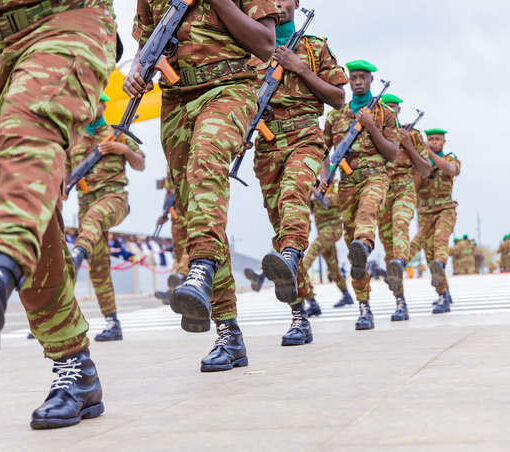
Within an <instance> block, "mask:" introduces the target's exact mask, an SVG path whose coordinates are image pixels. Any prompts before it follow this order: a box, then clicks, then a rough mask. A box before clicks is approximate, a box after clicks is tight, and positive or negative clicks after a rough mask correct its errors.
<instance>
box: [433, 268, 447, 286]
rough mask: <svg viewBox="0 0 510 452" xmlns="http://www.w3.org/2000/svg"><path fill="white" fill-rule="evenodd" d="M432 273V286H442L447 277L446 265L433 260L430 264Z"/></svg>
mask: <svg viewBox="0 0 510 452" xmlns="http://www.w3.org/2000/svg"><path fill="white" fill-rule="evenodd" d="M430 273H431V275H432V287H436V288H437V287H441V286H442V285H443V284H444V281H445V279H446V273H445V265H444V264H443V263H442V262H439V261H433V262H432V264H430Z"/></svg>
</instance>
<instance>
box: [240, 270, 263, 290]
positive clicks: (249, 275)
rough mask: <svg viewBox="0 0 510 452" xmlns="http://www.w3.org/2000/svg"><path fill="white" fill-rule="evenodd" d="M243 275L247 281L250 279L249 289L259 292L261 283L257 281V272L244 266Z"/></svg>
mask: <svg viewBox="0 0 510 452" xmlns="http://www.w3.org/2000/svg"><path fill="white" fill-rule="evenodd" d="M244 276H245V277H246V279H247V280H248V281H250V286H251V290H253V291H254V292H260V289H261V288H262V285H261V284H260V283H259V280H258V278H257V274H256V273H255V272H254V271H253V270H252V269H250V268H246V269H245V270H244Z"/></svg>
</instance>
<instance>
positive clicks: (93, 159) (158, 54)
mask: <svg viewBox="0 0 510 452" xmlns="http://www.w3.org/2000/svg"><path fill="white" fill-rule="evenodd" d="M195 2H196V0H169V1H168V9H167V11H166V12H165V14H164V16H163V17H162V18H161V20H160V21H159V23H158V25H157V26H156V29H155V30H154V31H153V32H152V34H151V36H150V37H149V39H148V41H147V43H146V44H145V45H144V46H143V48H142V50H140V65H141V66H142V72H141V77H142V78H143V80H144V82H145V83H149V82H150V81H151V80H152V78H153V77H154V75H155V73H156V71H159V72H161V75H163V77H165V79H166V80H167V82H168V83H169V84H170V85H172V86H173V85H175V84H176V83H178V82H179V80H180V77H179V75H178V74H177V73H176V72H175V71H174V69H173V68H172V66H171V65H170V63H169V61H168V58H169V57H172V55H173V54H174V53H175V51H176V50H177V45H178V44H179V41H178V40H177V31H178V30H179V28H180V26H181V24H182V23H183V21H184V19H185V17H186V14H187V13H188V12H189V10H190V9H191V8H192V7H193V5H194V4H195ZM142 97H143V96H140V97H134V98H132V99H130V100H129V103H128V105H127V107H126V110H125V111H124V115H123V116H122V119H121V121H120V124H119V125H117V126H112V127H113V128H114V129H115V130H114V132H113V133H112V134H111V135H110V136H109V137H108V138H106V139H105V140H104V141H103V143H105V142H109V141H117V139H118V138H119V136H121V135H122V134H125V135H128V136H130V137H131V138H132V139H133V140H135V141H136V142H137V143H138V144H141V143H142V142H141V141H140V140H139V139H138V138H137V137H136V136H135V135H134V134H133V133H131V132H130V131H129V128H130V127H131V123H132V122H133V121H134V119H135V115H136V111H137V109H138V106H139V105H140V102H141V100H142ZM102 157H103V154H101V152H99V147H98V146H96V147H95V148H94V151H93V152H92V153H91V154H89V155H88V156H87V158H86V159H85V160H83V162H82V163H80V165H79V166H78V167H77V168H76V169H75V170H74V171H73V173H72V174H71V179H70V181H69V184H68V185H67V187H66V194H67V195H69V193H70V191H71V190H72V189H73V187H74V186H75V185H76V184H77V183H78V182H80V181H81V180H82V179H83V178H84V177H85V176H86V175H87V174H88V173H89V172H90V171H91V170H92V168H94V165H95V164H96V163H97V162H99V160H101V158H102Z"/></svg>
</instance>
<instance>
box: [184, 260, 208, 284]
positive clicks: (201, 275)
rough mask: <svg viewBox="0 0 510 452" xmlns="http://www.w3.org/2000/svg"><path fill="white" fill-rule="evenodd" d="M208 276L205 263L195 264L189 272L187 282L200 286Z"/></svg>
mask: <svg viewBox="0 0 510 452" xmlns="http://www.w3.org/2000/svg"><path fill="white" fill-rule="evenodd" d="M206 276H207V266H206V265H204V264H196V265H193V266H192V267H191V268H190V270H189V273H188V277H187V279H186V284H189V285H190V286H195V287H200V286H201V285H202V284H203V283H204V282H205V278H206Z"/></svg>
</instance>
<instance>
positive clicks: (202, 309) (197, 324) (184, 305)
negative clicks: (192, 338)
mask: <svg viewBox="0 0 510 452" xmlns="http://www.w3.org/2000/svg"><path fill="white" fill-rule="evenodd" d="M170 307H171V308H172V311H174V312H175V313H177V314H182V320H181V328H182V329H183V330H184V331H187V332H188V333H205V332H207V331H209V330H210V329H211V321H210V312H209V309H207V306H206V305H205V304H204V302H203V300H201V299H199V298H197V297H194V296H193V295H192V294H188V293H179V292H178V291H177V292H174V295H173V297H172V299H171V300H170Z"/></svg>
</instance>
